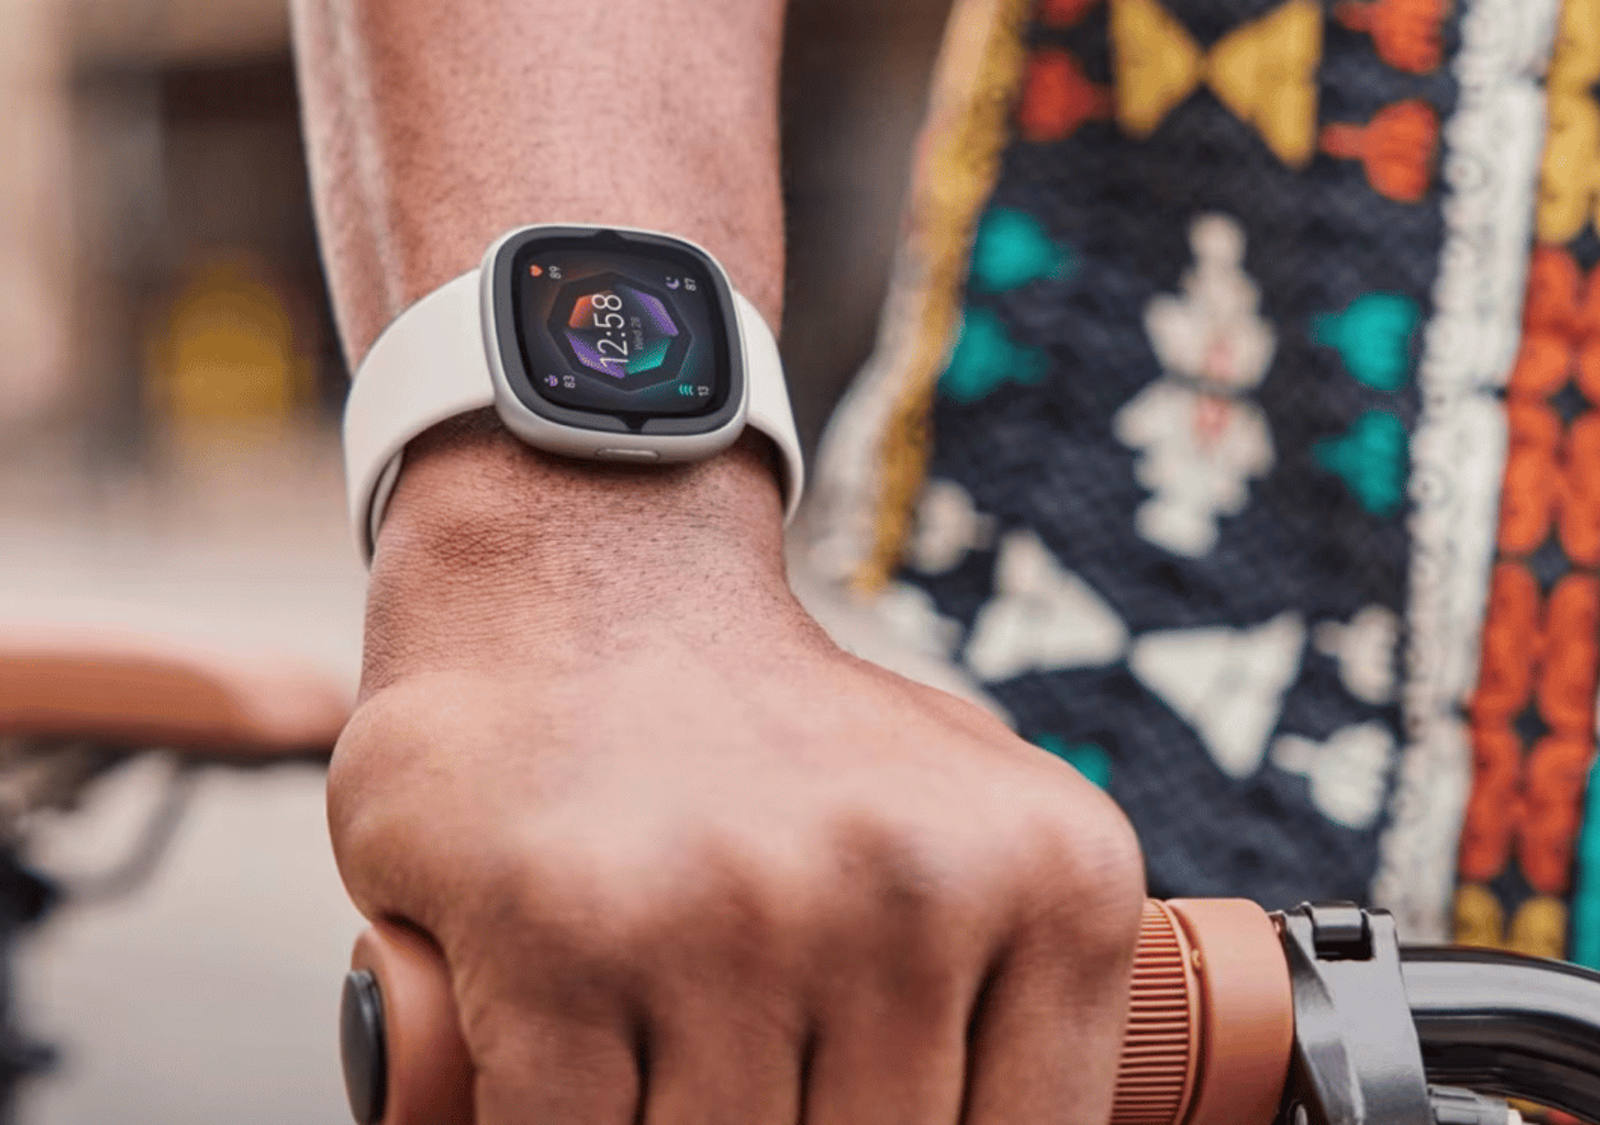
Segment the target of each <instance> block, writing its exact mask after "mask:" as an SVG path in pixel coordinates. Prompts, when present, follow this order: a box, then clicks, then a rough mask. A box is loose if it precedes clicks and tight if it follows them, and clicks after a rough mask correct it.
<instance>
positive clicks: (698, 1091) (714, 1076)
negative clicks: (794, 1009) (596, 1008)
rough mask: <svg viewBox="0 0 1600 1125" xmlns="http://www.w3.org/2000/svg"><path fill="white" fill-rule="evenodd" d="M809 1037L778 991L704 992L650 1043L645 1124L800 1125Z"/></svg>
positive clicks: (654, 1031)
mask: <svg viewBox="0 0 1600 1125" xmlns="http://www.w3.org/2000/svg"><path fill="white" fill-rule="evenodd" d="M804 1037H805V1032H804V1028H803V1026H802V1021H801V1019H800V1018H799V1017H798V1015H797V1014H793V1013H790V1012H788V1011H786V1010H784V1005H783V1003H782V1001H781V999H780V998H779V996H778V994H776V993H770V994H768V995H767V996H761V995H751V994H745V995H742V996H741V995H736V994H730V993H729V992H726V991H724V990H721V989H703V990H698V994H697V995H696V996H694V997H684V998H683V1000H682V1002H679V1003H674V1004H671V1005H669V1006H666V1007H664V1008H663V1017H662V1018H661V1019H659V1020H658V1021H656V1022H654V1023H652V1025H651V1029H650V1031H649V1033H648V1034H647V1036H646V1039H645V1056H646V1058H647V1060H648V1067H649V1069H648V1073H647V1075H646V1079H645V1085H646V1095H645V1108H644V1117H643V1121H644V1125H795V1122H797V1121H799V1120H800V1080H801V1079H800V1071H801V1065H802V1054H803V1050H804Z"/></svg>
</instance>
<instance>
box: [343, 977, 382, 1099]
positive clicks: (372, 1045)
mask: <svg viewBox="0 0 1600 1125" xmlns="http://www.w3.org/2000/svg"><path fill="white" fill-rule="evenodd" d="M339 1058H340V1061H341V1062H342V1063H343V1064H344V1090H345V1095H346V1096H347V1097H348V1098H349V1099H350V1113H351V1115H352V1116H354V1118H355V1119H356V1122H357V1125H377V1123H378V1122H379V1121H382V1120H383V1113H384V1109H385V1108H386V1107H385V1105H384V1103H385V1102H386V1101H387V1100H388V1093H389V1066H388V1060H387V1052H386V1046H385V1042H384V1033H383V991H382V990H381V989H380V988H379V987H378V978H377V977H375V976H373V975H372V974H371V973H369V972H367V971H366V970H365V969H358V970H356V971H355V972H352V973H350V974H349V975H347V976H346V977H345V978H344V996H343V999H342V1000H341V1002H340V1005H339Z"/></svg>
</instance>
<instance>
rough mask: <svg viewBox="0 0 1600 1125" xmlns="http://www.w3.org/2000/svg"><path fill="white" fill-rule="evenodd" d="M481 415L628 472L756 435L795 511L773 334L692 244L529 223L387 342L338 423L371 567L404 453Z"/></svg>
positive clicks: (695, 457)
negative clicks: (453, 423) (748, 431)
mask: <svg viewBox="0 0 1600 1125" xmlns="http://www.w3.org/2000/svg"><path fill="white" fill-rule="evenodd" d="M486 406H493V407H494V408H495V410H496V412H497V413H498V414H499V416H500V419H501V421H502V422H503V423H504V424H505V426H506V428H507V429H509V430H510V431H511V432H512V433H513V434H515V435H516V436H517V437H519V438H520V439H522V440H523V441H525V442H527V443H528V444H529V445H531V446H533V447H535V448H537V449H542V450H546V451H548V452H551V453H557V454H563V455H565V456H568V457H579V458H586V459H590V460H595V461H611V462H620V463H625V464H631V465H656V464H672V463H678V462H684V461H699V460H703V459H705V458H708V457H711V456H712V455H714V454H716V453H718V452H720V451H721V450H723V449H726V448H727V447H728V446H730V445H732V444H733V443H734V442H735V441H737V440H738V438H739V435H740V434H741V433H743V432H744V429H745V427H746V426H750V427H753V428H754V429H756V430H758V431H759V432H761V433H763V434H765V435H766V436H767V437H768V438H770V439H771V440H772V442H773V444H774V445H775V446H776V447H777V449H778V454H779V460H780V462H781V464H780V468H781V473H782V478H783V481H782V483H783V488H784V510H785V518H788V517H792V516H793V515H794V512H795V509H796V508H797V507H798V505H799V502H800V493H801V489H802V487H803V485H804V467H803V465H802V462H801V456H800V442H799V438H798V436H797V435H796V433H795V427H794V416H793V414H792V413H791V412H790V408H789V392H788V387H787V385H786V384H785V382H784V377H783V364H782V361H781V360H780V359H779V358H778V346H777V342H776V341H775V340H774V339H773V336H772V330H771V329H770V328H769V327H767V324H766V321H764V320H763V319H762V317H761V314H760V313H759V312H758V311H757V310H756V308H755V306H754V305H752V304H751V303H750V302H749V301H748V300H746V299H745V298H744V297H743V296H741V295H740V294H739V293H738V292H737V291H735V290H734V288H733V286H732V285H731V284H730V283H729V281H728V275H727V273H726V272H725V271H724V270H723V269H722V267H721V266H720V265H718V264H717V261H716V259H715V258H713V257H712V256H711V255H710V254H709V253H707V252H706V251H705V250H703V249H701V248H700V247H699V246H696V245H695V244H693V243H691V242H686V241H684V240H683V239H681V238H674V237H672V236H670V235H665V234H657V233H653V232H650V231H640V230H629V229H624V228H618V227H591V226H532V227H522V228H519V229H517V230H513V231H511V232H510V233H508V234H506V235H503V236H502V237H501V238H499V239H498V240H497V241H496V242H495V243H494V245H493V246H491V247H490V248H489V251H488V253H487V254H486V255H484V259H483V264H482V266H481V267H480V268H478V269H476V270H473V271H472V272H470V273H467V274H463V275H462V276H460V277H458V278H456V279H455V280H453V281H450V282H447V283H446V284H445V285H443V286H441V287H440V288H438V289H436V290H434V291H433V292H432V293H430V294H428V295H427V296H426V297H423V298H422V299H421V300H420V301H418V302H417V303H416V304H414V305H412V306H411V307H410V308H408V309H406V311H405V312H403V313H401V314H400V315H399V317H397V318H396V319H395V320H394V321H393V323H391V324H390V325H389V327H388V328H386V329H385V330H384V331H383V334H382V335H380V336H379V337H378V339H377V342H376V343H374V344H373V345H372V349H371V351H369V352H368V353H367V357H366V359H365V360H363V361H362V363H361V365H360V368H359V369H358V370H357V372H356V377H355V382H354V385H353V386H352V387H351V389H350V398H349V402H348V404H347V405H346V407H345V417H344V456H345V477H346V485H347V487H348V490H349V502H350V520H351V524H352V526H353V527H354V529H355V533H356V537H357V540H358V541H359V544H360V547H361V552H362V557H363V558H364V559H366V560H368V561H370V560H371V558H372V552H373V549H374V547H375V544H376V541H377V535H378V528H379V527H380V526H381V524H382V523H383V514H384V508H385V506H386V505H387V502H388V499H389V492H390V490H391V489H392V488H393V487H394V482H395V480H396V478H397V477H398V476H399V473H400V465H401V458H402V457H403V456H404V453H405V447H406V443H407V442H409V441H410V440H411V439H412V438H414V437H416V436H417V435H418V434H420V433H422V432H423V431H424V430H426V429H428V428H429V427H431V426H434V425H436V424H438V423H439V422H443V421H445V420H446V419H448V418H453V417H455V416H457V415H460V414H465V413H468V412H471V411H475V410H480V409H482V408H484V407H486Z"/></svg>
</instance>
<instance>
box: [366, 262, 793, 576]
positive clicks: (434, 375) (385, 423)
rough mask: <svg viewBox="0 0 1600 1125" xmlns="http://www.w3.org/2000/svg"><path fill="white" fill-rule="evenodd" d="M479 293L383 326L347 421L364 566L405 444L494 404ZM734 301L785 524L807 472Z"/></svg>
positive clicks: (750, 404)
mask: <svg viewBox="0 0 1600 1125" xmlns="http://www.w3.org/2000/svg"><path fill="white" fill-rule="evenodd" d="M481 290H482V284H481V279H480V271H478V270H471V271H469V272H467V273H464V274H462V275H461V276H460V277H457V278H455V279H453V280H451V281H448V282H446V283H445V284H444V285H442V286H440V287H439V288H438V289H435V290H434V291H433V292H432V293H429V294H428V295H427V296H425V297H423V298H422V299H421V300H419V301H417V302H416V303H415V304H413V305H412V306H411V307H409V308H408V309H406V310H405V312H403V313H401V314H400V315H399V316H398V317H397V318H395V320H394V321H393V322H392V323H391V324H390V325H389V326H388V327H387V328H386V329H384V331H383V333H382V334H381V335H379V337H378V339H377V340H376V341H375V342H374V343H373V345H372V348H371V350H370V351H368V353H367V357H366V359H364V360H363V361H362V363H361V365H360V368H359V370H358V371H357V372H356V377H355V380H354V382H353V384H352V385H351V388H350V397H349V399H348V401H347V402H346V405H345V415H344V459H345V485H346V489H347V499H348V504H349V513H350V525H351V527H352V528H353V529H354V530H355V533H356V538H357V543H358V546H359V547H360V550H361V557H362V559H363V560H365V561H371V559H372V554H373V551H374V550H375V548H376V545H377V539H378V529H379V527H381V526H382V524H383V516H384V512H385V510H386V509H387V507H388V503H389V495H390V493H391V491H392V490H393V488H394V484H395V481H396V480H397V479H398V478H399V475H400V467H401V464H402V458H403V457H404V453H405V447H406V445H407V444H408V443H409V442H410V441H411V439H412V438H414V437H416V436H418V435H419V434H421V433H422V432H423V431H425V430H427V429H429V428H431V427H433V426H436V425H438V424H439V423H440V422H444V421H447V420H448V419H450V418H455V417H458V416H459V415H462V414H468V413H471V412H472V411H474V410H481V409H483V408H484V407H487V406H493V405H494V402H495V392H494V380H493V377H492V376H491V375H490V373H489V359H488V355H487V353H486V351H485V346H486V345H485V336H484V331H483V318H482V313H481V303H482V299H481ZM733 299H734V304H735V306H736V309H737V314H738V318H739V332H740V339H741V341H742V343H743V350H744V369H745V376H746V381H747V383H748V385H749V397H748V400H747V407H746V414H745V425H746V426H751V427H754V428H755V429H756V430H757V431H759V432H760V433H763V434H765V435H766V436H767V437H768V438H770V439H771V440H772V443H773V444H774V445H775V446H777V449H778V453H779V456H780V461H781V470H782V475H783V492H784V519H785V521H786V522H787V521H788V520H789V519H792V518H793V516H794V513H795V511H796V509H797V508H798V507H799V504H800V497H801V494H802V492H803V490H804V486H805V466H804V461H803V458H802V456H801V452H800V439H799V435H798V434H797V433H796V431H795V425H794V415H793V413H792V412H791V410H790V406H789V390H788V385H787V383H786V382H785V380H784V376H783V361H782V359H781V358H780V357H779V354H778V343H777V340H776V339H774V337H773V335H772V330H771V329H770V328H769V327H767V323H766V320H765V319H764V318H763V317H762V316H761V313H760V312H759V311H757V309H756V308H755V306H754V305H752V304H751V303H750V302H749V300H748V299H746V298H745V297H744V295H743V294H740V293H737V292H735V293H734V295H733Z"/></svg>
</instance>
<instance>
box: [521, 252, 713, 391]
mask: <svg viewBox="0 0 1600 1125" xmlns="http://www.w3.org/2000/svg"><path fill="white" fill-rule="evenodd" d="M562 243H563V240H560V239H556V240H542V241H536V242H533V243H530V244H529V245H527V246H525V247H523V248H522V249H521V250H520V251H519V252H518V253H517V255H516V258H515V259H514V261H513V264H512V271H513V273H512V276H513V278H514V279H515V280H514V304H515V308H516V314H517V332H518V337H519V340H518V342H519V344H520V346H521V349H522V355H523V359H524V361H525V363H526V365H527V376H528V379H529V380H530V381H531V382H532V384H533V386H534V388H535V390H536V391H537V392H538V394H540V395H541V396H543V397H544V398H546V399H548V400H549V401H550V402H553V403H556V404H558V405H560V406H564V407H567V408H569V409H572V410H584V411H592V412H596V413H604V414H623V415H633V416H638V417H659V416H662V415H695V414H705V413H709V412H711V411H713V410H716V409H718V408H719V407H721V406H722V404H723V402H724V401H726V399H727V397H728V375H727V372H728V367H729V362H730V361H729V356H728V327H727V325H726V324H725V322H724V318H723V313H722V307H721V304H720V302H719V299H718V294H717V290H716V288H715V286H714V283H713V280H712V278H711V276H710V273H709V271H708V270H707V269H706V267H705V265H704V264H703V263H702V262H701V261H700V260H699V258H697V257H696V256H694V255H691V254H688V253H685V252H682V251H679V250H676V249H674V248H672V247H659V248H658V247H640V248H637V249H636V248H633V247H631V246H630V247H626V248H621V249H615V248H611V247H601V246H595V245H593V244H592V241H591V242H588V243H585V242H581V241H580V242H577V243H576V244H571V245H565V246H564V245H563V244H562Z"/></svg>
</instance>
